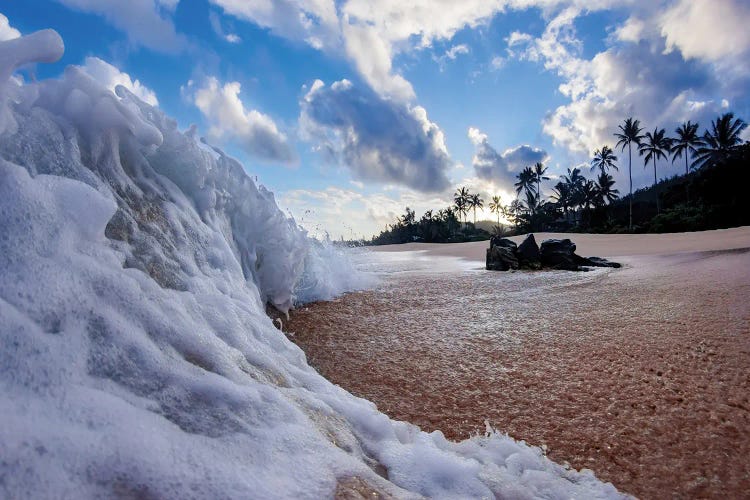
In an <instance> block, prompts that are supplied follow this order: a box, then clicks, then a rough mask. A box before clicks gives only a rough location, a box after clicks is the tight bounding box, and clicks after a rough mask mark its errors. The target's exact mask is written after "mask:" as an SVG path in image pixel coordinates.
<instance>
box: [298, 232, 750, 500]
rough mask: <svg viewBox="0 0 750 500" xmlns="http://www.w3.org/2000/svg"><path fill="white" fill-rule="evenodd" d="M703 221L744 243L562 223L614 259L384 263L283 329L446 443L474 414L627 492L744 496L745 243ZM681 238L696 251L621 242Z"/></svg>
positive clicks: (748, 286) (747, 473)
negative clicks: (435, 267)
mask: <svg viewBox="0 0 750 500" xmlns="http://www.w3.org/2000/svg"><path fill="white" fill-rule="evenodd" d="M717 235H723V236H724V239H723V248H725V249H726V248H741V247H745V248H750V228H740V229H736V230H728V232H724V233H717V232H710V233H701V234H694V235H678V236H671V235H659V236H624V235H618V236H613V237H610V236H593V235H568V236H572V238H573V240H574V241H575V242H577V243H579V249H581V253H582V254H584V255H592V254H594V255H595V254H599V255H601V256H612V255H617V254H618V253H620V254H624V253H629V254H630V255H631V256H630V257H626V258H622V259H621V261H622V262H623V263H624V264H625V268H624V269H620V270H610V269H603V270H597V271H595V272H590V273H569V272H563V271H554V272H537V273H530V272H516V273H496V272H485V271H477V270H464V271H446V272H430V273H426V272H419V273H396V274H393V275H390V276H389V277H388V278H386V279H385V280H384V282H383V284H382V286H381V287H380V288H379V289H378V290H375V291H370V292H362V293H354V294H349V295H346V296H344V297H342V298H339V299H337V300H335V301H332V302H326V303H316V304H311V305H309V306H307V307H304V308H302V309H300V310H298V311H296V312H295V313H293V315H292V319H291V321H290V322H289V323H288V324H286V325H285V330H288V331H290V332H294V333H295V335H294V336H293V338H294V340H295V341H296V342H297V343H298V344H299V345H300V346H302V347H303V348H304V350H305V351H306V353H307V355H308V358H309V361H310V363H311V364H312V365H313V366H315V367H317V368H318V369H319V370H320V371H321V373H322V374H323V375H325V376H326V377H328V378H329V379H330V380H332V381H333V382H335V383H337V384H340V385H341V386H343V387H344V388H346V389H348V390H350V391H351V392H353V393H354V394H357V395H360V396H362V397H365V398H367V399H370V400H372V401H374V402H375V403H376V404H377V405H378V407H379V408H380V409H381V410H383V411H384V412H386V413H388V414H389V415H391V416H392V417H394V418H397V419H401V420H407V421H410V422H413V423H416V424H418V425H420V426H421V427H422V428H423V429H425V430H428V431H431V430H435V429H439V430H441V431H443V432H444V433H445V434H446V435H447V436H448V437H449V438H452V439H462V438H465V437H467V436H468V435H469V434H470V433H476V432H478V431H481V430H483V429H484V420H485V419H487V420H489V422H490V423H491V424H492V425H493V427H495V428H497V429H499V430H501V431H504V432H508V433H509V434H510V435H511V436H513V437H515V438H517V439H524V440H526V441H527V442H529V443H530V444H535V445H540V446H541V445H545V446H546V447H548V450H549V455H550V457H551V458H553V459H554V460H557V461H559V462H569V463H570V464H571V465H572V466H573V467H575V468H583V467H585V468H590V469H592V470H593V471H594V472H595V473H596V474H597V476H598V477H600V478H601V479H603V480H605V481H611V482H612V483H614V484H615V485H616V486H617V487H618V488H620V489H621V490H622V491H625V492H628V493H632V494H635V495H638V496H640V497H643V498H665V497H681V498H685V497H690V498H695V497H699V498H704V497H705V498H720V497H730V498H740V497H747V496H748V492H749V491H750V459H748V457H749V456H750V401H749V400H748V397H749V395H750V251H747V250H721V251H720V250H719V249H717V248H712V247H711V241H712V239H716V237H717ZM542 238H543V236H542ZM542 238H539V239H542ZM618 239H619V243H620V245H619V246H617V245H616V244H617V242H618ZM644 240H650V241H644ZM687 241H692V242H693V245H694V247H695V248H697V249H700V250H713V251H707V252H701V253H696V252H694V253H682V254H676V255H640V256H632V255H638V251H639V250H643V252H641V253H647V252H646V250H650V251H651V253H652V254H654V253H660V252H665V251H670V250H674V249H675V248H678V250H683V249H684V246H681V245H684V244H685V242H687ZM659 242H661V243H659ZM469 245H474V244H465V246H464V247H457V248H464V250H462V252H463V253H466V252H473V250H468V251H467V250H465V248H466V247H467V246H469ZM483 245H484V246H485V247H486V243H483ZM597 245H598V246H597ZM608 246H611V248H612V249H613V250H612V251H610V252H608V251H602V249H605V248H608ZM422 247H424V246H422ZM591 249H594V250H595V251H589V250H591ZM618 249H620V250H618ZM447 250H448V249H447V248H446V249H441V248H433V249H431V250H430V251H432V252H446V251H447ZM457 253H459V254H460V253H461V252H456V251H455V250H454V251H453V254H454V255H456V254H457ZM474 253H476V252H474ZM464 256H466V255H464ZM470 256H471V255H470ZM474 258H476V257H474Z"/></svg>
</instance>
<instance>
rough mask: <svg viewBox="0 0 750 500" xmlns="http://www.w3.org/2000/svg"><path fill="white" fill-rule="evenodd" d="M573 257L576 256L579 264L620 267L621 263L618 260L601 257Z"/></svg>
mask: <svg viewBox="0 0 750 500" xmlns="http://www.w3.org/2000/svg"><path fill="white" fill-rule="evenodd" d="M575 258H576V263H577V264H578V265H579V266H588V267H614V268H620V267H622V266H621V264H620V263H618V262H611V261H609V260H607V259H602V258H601V257H580V256H578V255H576V256H575Z"/></svg>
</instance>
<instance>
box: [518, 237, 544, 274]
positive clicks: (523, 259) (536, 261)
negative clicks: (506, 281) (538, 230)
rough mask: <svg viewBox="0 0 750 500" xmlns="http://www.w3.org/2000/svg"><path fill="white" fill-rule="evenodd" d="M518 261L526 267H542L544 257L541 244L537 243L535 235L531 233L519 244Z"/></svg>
mask: <svg viewBox="0 0 750 500" xmlns="http://www.w3.org/2000/svg"><path fill="white" fill-rule="evenodd" d="M518 261H519V263H520V265H521V267H523V268H524V269H541V268H542V259H541V253H540V252H539V245H537V244H536V239H534V235H533V234H530V235H528V236H527V237H526V239H525V240H523V242H522V243H521V244H520V245H519V246H518Z"/></svg>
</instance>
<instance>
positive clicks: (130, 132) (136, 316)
mask: <svg viewBox="0 0 750 500" xmlns="http://www.w3.org/2000/svg"><path fill="white" fill-rule="evenodd" d="M63 50H64V44H63V41H62V40H61V39H60V37H59V35H58V34H57V33H55V32H54V31H51V30H45V31H41V32H37V33H34V34H31V35H28V36H25V37H22V38H19V39H15V40H9V41H5V42H0V415H2V425H1V426H0V456H1V457H2V462H0V497H3V498H101V497H127V498H130V497H138V498H325V497H331V496H334V495H346V494H347V492H349V493H351V491H356V492H360V493H362V492H364V493H365V494H368V495H369V494H371V493H379V494H381V495H383V496H392V497H397V498H418V497H420V496H427V497H435V498H492V497H502V498H571V497H578V498H619V497H621V496H622V495H621V494H620V493H618V492H617V490H616V489H615V488H614V487H613V486H612V485H611V484H606V483H603V482H601V481H599V480H598V479H597V478H596V477H595V476H594V475H593V474H592V473H591V472H589V471H582V472H576V471H574V470H569V469H566V468H564V467H562V466H561V465H558V464H556V463H554V462H552V461H550V460H548V459H547V458H546V457H544V456H543V453H542V451H541V450H540V449H538V448H534V447H529V446H526V445H525V444H523V443H519V442H516V441H514V440H513V439H510V438H508V437H507V436H504V435H502V434H499V433H494V432H489V433H488V434H487V435H486V436H485V435H483V436H477V437H475V438H473V439H470V440H464V441H461V442H458V443H455V442H451V441H448V440H446V439H445V437H444V436H443V434H442V433H440V432H432V433H426V432H423V431H421V430H420V429H419V428H418V427H417V426H415V425H413V424H410V423H406V422H400V421H395V420H392V419H391V418H389V417H388V416H386V415H385V414H384V413H382V412H380V411H378V410H377V408H376V407H375V405H374V404H372V403H371V402H369V401H367V400H364V399H361V398H358V397H356V396H354V395H352V394H350V393H349V392H347V391H346V390H344V389H342V388H341V387H339V386H337V385H334V384H332V383H330V382H329V381H328V380H326V379H325V378H323V377H322V376H321V375H320V374H318V373H317V372H316V371H315V370H314V369H313V368H311V367H310V366H309V364H308V362H307V358H306V356H305V353H304V352H303V351H302V350H301V349H300V348H299V347H298V346H296V345H295V344H294V343H292V342H290V341H289V340H288V339H287V338H286V336H285V335H284V334H283V333H282V332H280V331H279V330H278V329H276V328H275V327H274V325H273V323H272V322H271V320H270V319H269V318H268V317H267V316H266V314H265V310H264V308H265V304H266V303H270V304H273V305H274V306H275V307H276V308H278V309H279V310H281V311H286V310H288V309H289V308H290V307H292V306H293V305H294V304H301V303H304V302H307V301H312V300H316V299H332V298H334V297H336V296H337V295H339V294H341V293H343V292H345V291H351V290H357V289H362V288H367V287H373V286H378V285H377V284H376V283H377V281H373V276H372V273H366V272H358V271H357V270H356V260H357V258H358V257H357V256H356V255H355V256H353V257H352V259H353V260H350V259H349V258H348V257H346V256H345V255H343V254H342V253H341V252H340V251H338V250H336V249H334V248H331V247H329V246H326V245H325V244H323V243H320V242H317V241H315V240H312V239H310V238H309V237H308V236H307V235H306V234H305V232H304V231H303V230H302V229H300V228H299V227H298V226H297V225H296V223H295V222H294V220H292V219H290V218H288V217H287V216H286V215H284V214H283V213H282V212H281V211H280V210H279V209H278V207H277V205H276V203H275V201H274V196H273V193H271V192H269V191H268V190H266V189H265V188H263V187H262V186H258V185H256V184H255V183H254V182H253V181H252V180H251V178H250V177H249V176H248V175H247V174H246V172H245V167H243V166H242V165H240V164H239V163H238V162H237V161H235V160H233V159H232V158H230V157H228V156H227V155H225V154H224V153H223V152H222V151H221V150H220V149H218V148H215V147H212V146H210V145H208V144H206V143H205V142H203V141H202V140H200V139H199V138H198V137H196V135H195V131H194V130H192V129H191V130H188V131H185V132H183V131H180V130H179V129H178V127H177V124H176V123H175V121H174V120H172V119H170V118H169V117H167V116H165V115H164V113H163V112H162V111H160V110H159V109H158V108H155V107H152V106H149V105H148V104H146V103H144V102H142V101H140V100H139V99H138V98H137V97H135V96H134V95H132V94H130V93H129V92H128V91H127V90H126V89H124V88H123V87H118V88H117V89H116V93H112V92H110V91H109V90H107V89H106V88H104V87H103V86H102V85H100V84H99V83H97V82H96V81H95V80H93V79H92V78H91V77H90V76H89V75H87V74H86V73H85V72H84V71H83V70H82V69H81V68H78V67H69V68H67V69H66V70H65V72H64V74H62V75H61V76H60V77H59V78H57V79H50V80H43V81H39V82H24V81H23V80H22V78H21V77H20V76H18V75H15V74H14V71H15V69H16V68H18V67H19V66H22V65H25V64H32V63H44V62H52V61H55V60H56V59H58V58H59V57H60V56H61V54H62V53H63ZM380 278H381V279H382V276H381V277H380ZM376 279H377V276H376Z"/></svg>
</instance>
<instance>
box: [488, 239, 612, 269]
mask: <svg viewBox="0 0 750 500" xmlns="http://www.w3.org/2000/svg"><path fill="white" fill-rule="evenodd" d="M575 251H576V245H575V243H573V242H572V241H570V239H568V238H565V239H561V240H560V239H550V240H544V241H543V242H542V244H541V246H537V244H536V240H535V239H534V235H533V234H529V235H528V236H527V237H526V239H525V240H524V241H523V242H522V243H521V245H520V246H516V244H515V242H513V241H511V240H509V239H507V238H500V237H498V236H495V237H493V238H492V239H491V240H490V248H488V249H487V257H486V263H485V267H486V268H487V269H488V270H492V271H508V270H511V269H531V270H536V269H561V270H567V271H582V270H586V268H589V267H614V268H618V267H620V264H618V263H617V262H610V261H608V260H606V259H602V258H600V257H581V256H580V255H577V254H576V253H575Z"/></svg>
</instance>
